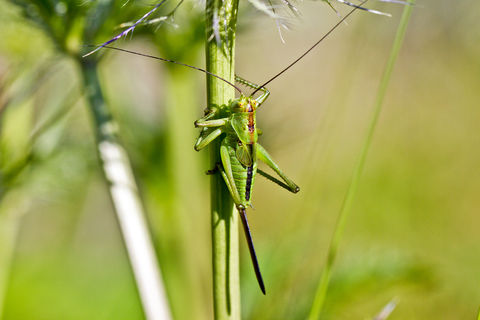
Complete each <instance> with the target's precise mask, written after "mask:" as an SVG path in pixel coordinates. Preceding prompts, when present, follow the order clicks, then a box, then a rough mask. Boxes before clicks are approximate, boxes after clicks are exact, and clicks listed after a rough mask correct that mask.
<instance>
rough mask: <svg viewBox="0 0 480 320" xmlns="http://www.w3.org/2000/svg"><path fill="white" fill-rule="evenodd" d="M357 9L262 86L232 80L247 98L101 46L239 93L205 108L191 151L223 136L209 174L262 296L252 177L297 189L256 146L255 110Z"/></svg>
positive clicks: (264, 151)
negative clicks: (238, 224)
mask: <svg viewBox="0 0 480 320" xmlns="http://www.w3.org/2000/svg"><path fill="white" fill-rule="evenodd" d="M366 1H367V0H365V1H363V2H362V3H361V4H360V6H362V5H363V4H364V3H365V2H366ZM360 6H358V7H356V8H354V9H353V10H352V11H350V12H349V13H348V14H347V15H346V16H345V17H344V18H342V19H341V20H340V21H339V22H338V23H337V24H336V25H335V26H334V27H333V28H332V29H330V31H329V32H327V33H326V34H325V35H324V36H323V37H322V38H321V39H320V40H319V41H317V42H316V43H315V44H314V45H313V46H312V47H311V48H310V49H308V50H307V51H306V52H305V53H304V54H303V55H301V56H300V57H299V58H298V59H297V60H295V61H294V62H293V63H291V64H290V65H289V66H288V67H286V68H285V69H283V70H282V71H281V72H279V73H278V74H277V75H275V76H274V77H272V78H271V79H270V80H268V81H267V82H266V83H264V84H263V85H255V84H253V83H251V82H249V81H246V80H244V79H242V78H239V77H236V81H238V82H240V83H241V84H243V85H245V86H248V87H251V88H253V89H255V90H254V91H253V93H252V94H251V95H250V96H246V95H245V94H244V93H243V92H242V91H241V90H240V89H239V88H238V87H237V86H235V85H234V84H232V83H231V82H229V81H227V80H226V79H223V78H221V77H219V76H217V75H215V74H212V73H211V72H208V71H206V70H204V69H201V68H197V67H193V66H190V65H187V64H183V63H180V62H177V61H173V60H168V59H165V58H160V57H155V56H150V55H146V54H141V53H138V52H133V51H129V50H124V49H120V48H114V47H108V46H103V47H105V48H110V49H115V50H119V51H123V52H128V53H132V54H136V55H140V56H144V57H148V58H154V59H158V60H162V61H166V62H171V63H175V64H179V65H183V66H186V67H189V68H193V69H196V70H199V71H202V72H204V73H206V74H209V75H211V76H214V77H216V78H218V79H220V80H222V81H224V82H226V83H228V84H229V85H231V86H232V87H234V88H235V89H236V90H237V91H239V92H240V97H239V98H237V99H234V100H233V101H230V103H229V105H228V106H222V107H221V108H220V109H221V114H222V115H221V116H220V111H219V109H215V110H211V109H207V110H206V114H205V116H204V117H203V118H201V119H199V120H197V121H195V126H196V127H200V128H202V131H201V132H200V136H199V137H198V139H197V142H196V144H195V150H197V151H199V150H201V149H202V148H204V147H205V146H207V145H208V144H209V143H211V142H212V141H213V140H215V139H216V138H217V137H219V136H220V135H222V134H223V133H225V138H224V139H223V141H222V143H221V147H220V150H219V152H220V155H221V160H222V162H221V163H217V164H216V168H213V169H212V170H210V171H209V173H211V174H214V173H216V171H218V172H219V173H220V174H221V175H222V177H223V179H224V181H225V183H226V185H227V187H228V189H229V191H230V194H231V196H232V198H233V201H234V203H235V206H236V208H237V210H238V212H239V213H240V217H241V219H242V223H243V227H244V231H245V236H246V238H247V243H248V247H249V251H250V256H251V259H252V263H253V266H254V270H255V275H256V277H257V280H258V283H259V285H260V288H261V290H262V292H263V293H264V294H265V286H264V283H263V279H262V275H261V272H260V267H259V264H258V260H257V257H256V254H255V249H254V245H253V241H252V237H251V234H250V229H249V225H248V220H247V215H246V208H247V206H249V205H250V206H251V193H252V189H253V184H254V182H255V175H256V173H257V172H258V173H260V174H261V175H263V176H265V177H266V178H268V179H269V180H271V181H273V182H275V183H277V184H278V185H280V186H282V187H283V188H285V189H287V190H289V191H291V192H293V193H297V192H298V191H299V190H300V188H299V187H298V186H297V185H296V184H295V183H294V182H293V181H292V180H290V179H289V178H288V177H287V176H286V175H285V174H284V173H283V172H282V171H281V170H280V168H279V167H278V166H277V164H276V163H275V162H274V161H273V159H272V158H271V156H270V155H269V154H268V153H267V151H266V150H265V149H264V148H263V147H262V146H261V145H260V144H258V143H257V139H258V135H260V131H259V130H258V128H257V127H256V118H255V117H256V109H257V108H258V107H260V105H261V104H262V103H263V102H264V101H265V100H266V99H267V97H268V96H269V94H270V93H269V91H268V90H267V89H266V87H265V86H266V85H267V84H268V83H270V82H271V81H273V80H274V79H276V78H277V77H279V76H280V75H281V74H283V73H284V72H285V71H286V70H288V69H289V68H291V67H292V66H293V65H294V64H296V63H297V62H298V61H300V60H301V59H302V58H303V57H304V56H305V55H307V54H308V53H309V52H310V51H311V50H313V49H314V48H315V47H316V46H317V45H318V44H319V43H320V42H321V41H323V40H324V39H325V38H326V37H327V36H328V35H329V34H330V33H331V32H332V31H333V30H334V29H336V28H337V27H338V26H339V25H340V24H341V23H342V22H343V21H345V19H346V18H347V17H348V16H350V15H351V14H352V13H353V12H354V11H355V10H356V9H357V8H359V7H360ZM257 91H262V92H263V94H261V95H260V96H259V97H258V98H256V99H255V98H253V95H254V94H255V93H256V92H257ZM257 158H258V159H260V160H262V161H263V162H265V163H266V164H267V165H268V166H269V167H270V168H272V170H274V171H275V172H276V173H277V174H278V175H279V177H280V178H281V179H282V180H283V182H282V181H280V180H278V179H276V178H274V177H272V176H270V175H268V174H267V173H265V172H263V171H261V170H259V169H257Z"/></svg>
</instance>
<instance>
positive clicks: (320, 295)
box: [308, 0, 415, 320]
mask: <svg viewBox="0 0 480 320" xmlns="http://www.w3.org/2000/svg"><path fill="white" fill-rule="evenodd" d="M409 3H410V4H412V5H406V6H405V9H404V10H403V15H402V18H401V20H400V24H399V26H398V30H397V34H396V36H395V40H394V42H393V46H392V49H391V51H390V56H389V58H388V61H387V64H386V67H385V70H384V72H383V76H382V80H381V82H380V87H379V90H378V92H377V96H376V99H375V102H374V105H373V112H372V115H371V118H370V123H369V126H368V131H367V135H366V137H365V140H364V142H363V146H362V149H361V151H360V155H359V158H358V160H357V164H356V166H355V170H354V173H353V177H352V180H351V181H350V185H349V187H348V190H347V194H346V196H345V199H344V201H343V204H342V208H341V210H340V215H339V218H338V221H337V225H336V227H335V232H334V235H333V238H332V242H331V243H330V248H329V252H328V256H327V261H326V263H325V267H324V268H323V271H322V274H321V276H320V282H319V284H318V287H317V292H316V294H315V298H314V302H313V304H312V309H311V310H310V314H309V316H308V320H315V319H319V317H320V315H321V313H322V309H323V305H324V303H325V298H326V295H327V291H328V285H329V282H330V276H331V272H332V266H333V263H334V261H335V258H336V256H337V250H338V246H339V244H340V240H341V239H342V235H343V231H344V230H345V226H346V223H347V220H348V216H349V213H350V208H351V206H352V203H353V199H354V196H355V193H356V191H357V187H358V184H359V182H360V177H361V175H362V172H363V168H364V167H365V162H366V159H367V154H368V151H369V149H370V145H371V142H372V139H373V134H374V132H375V128H376V126H377V122H378V118H379V116H380V111H381V109H382V104H383V100H384V98H385V93H386V91H387V87H388V84H389V83H390V78H391V76H392V72H393V67H394V66H395V62H396V60H397V57H398V54H399V52H400V48H401V46H402V42H403V39H404V37H405V32H406V29H407V25H408V21H409V20H410V16H411V14H412V10H413V4H414V3H415V0H410V1H409Z"/></svg>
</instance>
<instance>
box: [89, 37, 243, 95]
mask: <svg viewBox="0 0 480 320" xmlns="http://www.w3.org/2000/svg"><path fill="white" fill-rule="evenodd" d="M81 47H87V48H98V49H101V48H107V49H113V50H117V51H121V52H126V53H131V54H136V55H137V56H142V57H146V58H151V59H156V60H161V61H166V62H171V63H175V64H178V65H181V66H184V67H188V68H192V69H195V70H198V71H202V72H204V73H206V74H208V75H211V76H214V77H215V78H217V79H220V80H222V81H223V82H225V83H228V84H229V85H231V86H232V87H234V88H235V90H237V91H238V92H239V93H240V94H243V92H242V90H240V88H239V87H237V86H236V85H234V84H233V83H231V82H230V81H228V80H225V79H223V78H222V77H220V76H217V75H216V74H214V73H211V72H209V71H207V70H205V69H202V68H197V67H194V66H191V65H189V64H186V63H181V62H178V61H173V60H169V59H165V58H161V57H156V56H151V55H149V54H145V53H140V52H135V51H130V50H126V49H122V48H116V47H110V46H106V45H101V46H97V45H84V46H81ZM98 49H97V50H98ZM95 51H96V50H95ZM95 51H92V52H90V53H88V54H86V55H84V57H86V56H87V55H90V54H91V53H93V52H95Z"/></svg>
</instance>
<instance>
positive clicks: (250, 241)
mask: <svg viewBox="0 0 480 320" xmlns="http://www.w3.org/2000/svg"><path fill="white" fill-rule="evenodd" d="M237 210H238V213H239V214H240V218H241V219H242V224H243V231H245V238H246V239H247V244H248V250H249V251H250V257H251V259H252V264H253V269H254V270H255V276H256V277H257V281H258V285H259V286H260V290H262V292H263V294H265V285H264V283H263V278H262V273H261V272H260V265H259V264H258V259H257V254H256V253H255V247H254V246H253V239H252V234H251V233H250V226H249V225H248V219H247V211H246V210H245V209H238V208H237Z"/></svg>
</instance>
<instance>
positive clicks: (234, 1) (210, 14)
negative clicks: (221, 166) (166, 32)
mask: <svg viewBox="0 0 480 320" xmlns="http://www.w3.org/2000/svg"><path fill="white" fill-rule="evenodd" d="M219 3H220V1H219V0H209V1H207V4H206V39H207V42H206V60H207V61H206V65H207V70H208V71H209V72H212V73H214V74H216V75H218V76H220V77H222V78H224V79H226V80H228V81H230V82H232V83H233V82H234V81H235V80H234V77H235V65H234V61H235V60H234V52H235V29H236V21H237V10H238V0H231V1H225V2H222V3H221V7H220V4H219ZM219 10H220V11H219ZM214 12H217V13H219V12H220V13H221V14H220V15H218V16H219V17H221V18H220V19H222V23H221V24H223V19H226V23H227V26H228V29H227V30H228V35H227V36H226V37H225V34H222V32H221V33H220V34H221V35H222V45H221V46H218V45H217V43H216V42H215V39H211V35H212V33H213V32H214V31H213V30H212V26H213V25H214V22H213V18H214ZM222 29H223V28H222ZM209 39H210V41H209ZM226 40H227V41H226ZM234 98H235V91H234V89H233V88H232V87H231V86H230V85H228V84H226V83H225V82H223V81H221V80H219V79H217V78H214V77H212V76H208V75H207V104H208V108H210V109H218V110H219V112H220V115H222V114H223V113H224V112H223V111H224V108H225V106H226V105H227V104H228V102H229V101H230V100H233V99H234ZM221 140H222V139H221V138H220V139H216V140H215V141H214V142H212V143H211V144H210V146H209V152H210V168H211V169H213V168H215V166H216V164H217V163H220V162H221V159H220V153H219V150H220V143H221ZM210 184H211V214H212V264H213V265H212V267H213V300H214V315H215V319H216V320H223V319H240V283H239V281H240V276H239V256H238V214H237V212H236V210H234V205H233V200H232V197H231V195H230V193H229V191H228V188H227V186H226V184H225V182H224V181H223V178H222V176H221V175H220V174H218V173H217V174H212V175H211V176H210Z"/></svg>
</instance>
